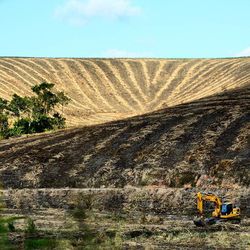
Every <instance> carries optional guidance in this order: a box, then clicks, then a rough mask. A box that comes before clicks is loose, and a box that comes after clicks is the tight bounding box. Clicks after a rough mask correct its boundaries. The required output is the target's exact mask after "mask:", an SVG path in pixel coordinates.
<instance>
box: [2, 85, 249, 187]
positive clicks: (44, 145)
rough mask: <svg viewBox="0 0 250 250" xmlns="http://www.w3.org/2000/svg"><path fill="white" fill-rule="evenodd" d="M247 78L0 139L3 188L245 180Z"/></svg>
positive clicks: (223, 184) (175, 184)
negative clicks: (163, 103) (105, 120)
mask: <svg viewBox="0 0 250 250" xmlns="http://www.w3.org/2000/svg"><path fill="white" fill-rule="evenodd" d="M249 134H250V85H248V87H245V88H243V89H238V90H234V91H229V92H227V93H223V94H219V95H214V96H211V97H207V98H204V99H200V100H197V101H194V102H190V103H187V104H182V105H179V106H176V107H173V108H168V109H163V110H160V111H157V112H154V113H151V114H147V115H142V116H137V117H134V118H130V119H126V120H121V121H116V122H112V123H109V124H104V125H97V126H91V127H84V128H78V129H69V130H65V131H60V132H56V133H54V134H43V135H38V136H31V137H28V138H19V139H11V140H7V141H2V142H0V158H1V161H0V168H1V178H2V183H3V185H4V187H5V188H7V187H12V188H24V187H29V188H38V187H39V188H45V187H46V188H63V187H71V188H74V187H77V188H86V187H98V188H99V187H124V186H126V185H133V186H145V185H154V184H157V185H158V184H162V185H166V186H167V187H183V186H184V185H191V186H198V187H199V186H200V187H202V186H203V187H205V186H206V187H207V185H210V186H213V185H214V186H216V187H219V186H221V187H225V188H226V187H233V186H234V185H235V186H237V185H241V186H249V184H250V176H249V175H250V173H249V172H250V171H249V159H250V147H249V146H250V144H249Z"/></svg>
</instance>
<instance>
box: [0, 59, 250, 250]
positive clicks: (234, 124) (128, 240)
mask: <svg viewBox="0 0 250 250" xmlns="http://www.w3.org/2000/svg"><path fill="white" fill-rule="evenodd" d="M249 72H250V58H236V59H213V60H209V59H204V60H203V59H199V60H198V59H197V60H186V59H185V60H184V59H183V60H154V59H143V60H136V59H113V60H111V59H110V60H107V59H36V58H31V59H28V58H17V59H16V58H1V59H0V96H2V97H5V98H9V97H10V96H11V94H13V93H18V94H20V95H21V94H27V93H29V89H30V86H31V85H33V84H35V83H39V82H41V81H48V82H53V83H55V84H56V87H57V89H58V90H64V91H65V92H66V93H67V94H68V95H69V96H70V97H71V98H72V102H71V104H70V106H69V107H68V108H67V109H66V110H65V114H66V116H67V119H68V124H69V125H73V126H78V127H77V128H68V129H65V130H61V131H57V132H53V133H44V134H40V135H33V136H23V137H20V138H12V139H10V140H4V141H1V142H0V176H1V183H2V184H3V187H4V192H3V194H4V197H5V204H6V209H5V211H4V213H5V214H13V215H15V214H26V215H27V214H29V215H30V216H31V217H33V218H34V219H35V222H36V224H37V225H38V227H39V228H41V229H43V230H44V229H45V230H48V229H53V228H54V229H58V230H59V231H60V230H61V232H62V237H63V235H64V233H65V230H66V233H68V234H71V233H72V234H76V235H75V236H72V237H73V238H76V239H77V237H78V238H79V237H81V235H80V234H79V232H81V230H82V229H81V226H82V224H81V223H79V220H76V219H75V218H73V217H72V216H70V214H71V213H72V212H73V211H74V209H76V208H77V209H79V208H81V209H82V208H84V209H85V210H87V214H88V216H87V218H85V219H84V223H85V224H87V225H88V226H89V227H92V228H93V229H95V230H96V231H98V230H99V231H100V230H101V231H103V232H104V234H105V235H106V234H107V235H109V234H110V228H112V230H114V232H115V235H116V233H117V232H118V234H119V235H120V236H121V237H122V239H123V240H124V244H125V245H127V246H129V247H131V248H132V247H133V246H134V249H144V248H146V245H150V244H151V246H152V247H155V248H156V249H175V248H176V249H178V248H179V249H192V248H194V249H195V248H197V247H198V248H201V247H204V246H206V247H207V248H208V249H210V248H211V249H216V247H217V248H218V247H220V248H221V249H226V248H229V249H230V248H231V249H237V248H239V249H247V248H248V247H249V244H250V243H249V240H250V239H249V225H250V224H249V214H250V189H249V184H250V170H249V162H250V160H249V159H250V75H249ZM12 88H13V89H12ZM79 125H81V126H79ZM83 125H91V126H83ZM197 191H210V192H216V193H217V194H218V195H219V196H221V197H224V198H227V199H233V200H235V201H236V202H237V203H239V204H240V207H241V209H242V215H243V223H242V225H241V226H238V225H234V226H230V225H226V226H221V225H219V226H218V225H216V226H215V227H212V228H211V230H207V229H204V230H203V229H201V230H199V229H197V228H195V227H194V225H193V224H192V218H193V216H194V215H195V213H196V211H195V204H194V201H195V193H196V192H197ZM90 197H91V198H90ZM81 202H85V203H86V202H87V208H86V204H82V203H81ZM53 209H54V210H53ZM55 213H58V214H59V215H60V216H56V217H55V216H54V215H55ZM78 219H79V218H78ZM52 234H53V233H52ZM219 238H223V239H224V240H220V243H218V241H219ZM218 244H219V245H218ZM167 247H168V248H167Z"/></svg>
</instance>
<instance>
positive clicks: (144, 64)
mask: <svg viewBox="0 0 250 250" xmlns="http://www.w3.org/2000/svg"><path fill="white" fill-rule="evenodd" d="M249 71H250V58H234V59H70V58H68V59H63V58H62V59H46V58H0V97H3V98H7V99H9V98H10V97H11V95H12V94H14V93H17V94H19V95H27V94H31V90H30V87H31V86H33V85H34V84H38V83H41V82H43V81H47V82H52V83H55V84H56V89H57V90H60V91H65V93H66V94H68V95H69V97H70V98H71V99H72V102H71V103H70V105H69V106H68V107H67V108H66V109H65V111H64V112H65V116H66V118H67V121H68V125H69V126H78V125H93V124H100V123H104V122H109V121H113V120H118V119H124V118H127V117H131V116H135V115H141V114H144V113H150V112H152V111H156V110H159V109H161V108H166V107H172V106H175V105H179V104H181V103H186V102H190V101H194V100H197V99H199V98H203V97H206V96H210V95H214V94H217V93H221V92H223V91H226V90H231V89H234V88H238V87H242V86H245V85H246V84H248V83H249V79H250V75H249Z"/></svg>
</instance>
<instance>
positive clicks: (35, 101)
mask: <svg viewBox="0 0 250 250" xmlns="http://www.w3.org/2000/svg"><path fill="white" fill-rule="evenodd" d="M54 86H55V85H54V84H53V83H47V82H43V83H41V84H38V85H34V86H33V87H32V88H31V90H32V92H33V93H34V95H33V96H24V97H21V96H19V95H17V94H14V95H13V96H12V99H11V100H10V101H8V100H6V99H3V98H0V139H5V138H9V137H11V136H18V135H22V134H32V133H40V132H44V131H48V130H53V129H59V128H64V127H65V121H66V119H65V118H64V117H63V114H62V113H63V107H64V106H65V105H67V104H68V103H69V101H70V98H68V97H67V96H66V95H65V94H64V92H63V91H62V92H55V91H53V88H54ZM60 107H61V111H62V113H60V112H59V111H58V110H59V108H60Z"/></svg>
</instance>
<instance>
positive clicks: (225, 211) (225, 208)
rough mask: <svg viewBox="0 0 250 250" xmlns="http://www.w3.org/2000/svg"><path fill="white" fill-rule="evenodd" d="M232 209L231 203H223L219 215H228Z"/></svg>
mask: <svg viewBox="0 0 250 250" xmlns="http://www.w3.org/2000/svg"><path fill="white" fill-rule="evenodd" d="M232 211H233V204H232V203H224V204H222V205H221V215H228V214H230V213H232Z"/></svg>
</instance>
